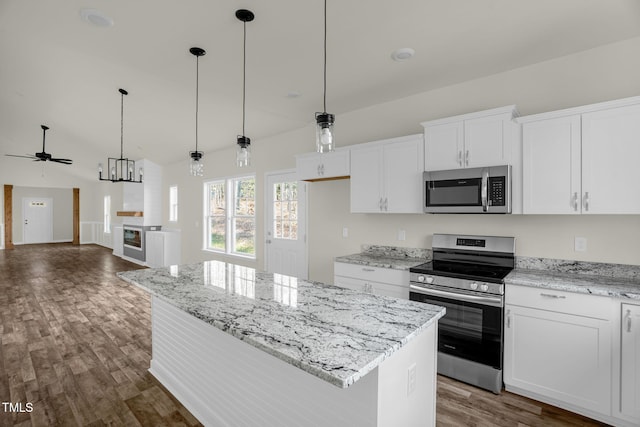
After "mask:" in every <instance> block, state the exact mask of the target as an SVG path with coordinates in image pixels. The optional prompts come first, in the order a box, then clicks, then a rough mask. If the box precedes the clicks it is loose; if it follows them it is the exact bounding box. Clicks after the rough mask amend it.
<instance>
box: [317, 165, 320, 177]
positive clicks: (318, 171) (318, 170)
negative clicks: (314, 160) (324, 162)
mask: <svg viewBox="0 0 640 427" xmlns="http://www.w3.org/2000/svg"><path fill="white" fill-rule="evenodd" d="M316 172H317V173H318V176H320V165H318V167H317V168H316Z"/></svg>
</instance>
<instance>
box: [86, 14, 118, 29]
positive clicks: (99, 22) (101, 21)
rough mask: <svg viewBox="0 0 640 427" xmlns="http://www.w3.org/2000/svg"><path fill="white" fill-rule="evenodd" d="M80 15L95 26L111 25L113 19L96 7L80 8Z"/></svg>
mask: <svg viewBox="0 0 640 427" xmlns="http://www.w3.org/2000/svg"><path fill="white" fill-rule="evenodd" d="M80 17H81V18H82V20H83V21H85V22H88V23H89V24H91V25H94V26H96V27H103V28H104V27H112V26H113V19H111V18H110V17H109V16H107V15H105V14H104V13H103V12H102V11H100V10H98V9H80Z"/></svg>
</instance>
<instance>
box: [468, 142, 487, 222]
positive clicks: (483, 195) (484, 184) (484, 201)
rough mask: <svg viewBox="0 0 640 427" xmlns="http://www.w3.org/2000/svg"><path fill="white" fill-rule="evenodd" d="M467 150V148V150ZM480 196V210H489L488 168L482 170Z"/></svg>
mask: <svg viewBox="0 0 640 427" xmlns="http://www.w3.org/2000/svg"><path fill="white" fill-rule="evenodd" d="M467 152H468V150H467ZM481 191H482V192H481V194H480V198H481V199H482V210H483V211H484V212H487V211H488V210H489V169H487V168H485V169H483V170H482V190H481Z"/></svg>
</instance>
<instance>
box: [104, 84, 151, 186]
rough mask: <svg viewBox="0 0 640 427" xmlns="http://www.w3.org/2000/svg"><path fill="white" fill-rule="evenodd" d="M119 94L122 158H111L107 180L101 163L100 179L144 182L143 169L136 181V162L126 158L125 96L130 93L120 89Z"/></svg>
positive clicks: (140, 170) (108, 164) (108, 163)
mask: <svg viewBox="0 0 640 427" xmlns="http://www.w3.org/2000/svg"><path fill="white" fill-rule="evenodd" d="M118 92H120V158H119V159H116V158H113V157H109V159H108V162H107V173H108V176H107V177H106V178H104V177H103V176H102V172H103V170H102V163H99V164H98V178H99V179H100V181H111V182H142V175H143V171H142V168H140V169H138V179H137V180H136V162H134V161H133V160H129V159H127V158H125V157H124V96H125V95H128V94H129V92H127V91H126V90H124V89H118Z"/></svg>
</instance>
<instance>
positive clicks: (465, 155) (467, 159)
mask: <svg viewBox="0 0 640 427" xmlns="http://www.w3.org/2000/svg"><path fill="white" fill-rule="evenodd" d="M464 162H465V164H466V165H467V166H469V150H467V151H466V152H465V153H464Z"/></svg>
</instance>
